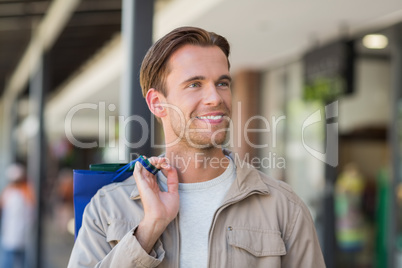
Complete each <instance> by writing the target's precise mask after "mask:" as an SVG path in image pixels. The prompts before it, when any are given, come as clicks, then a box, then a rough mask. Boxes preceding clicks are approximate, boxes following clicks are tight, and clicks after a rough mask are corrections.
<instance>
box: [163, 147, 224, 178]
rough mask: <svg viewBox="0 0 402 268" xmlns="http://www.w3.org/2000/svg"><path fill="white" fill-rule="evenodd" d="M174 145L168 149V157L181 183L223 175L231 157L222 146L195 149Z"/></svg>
mask: <svg viewBox="0 0 402 268" xmlns="http://www.w3.org/2000/svg"><path fill="white" fill-rule="evenodd" d="M180 147H181V146H174V147H172V148H167V149H166V158H167V159H168V161H169V163H170V164H171V165H172V166H174V167H175V168H176V169H177V174H178V176H179V182H180V183H195V182H203V181H208V180H212V179H214V178H216V177H218V176H219V175H221V174H222V173H223V172H224V171H225V170H226V168H227V167H228V165H229V161H230V160H229V159H228V158H227V157H226V156H225V155H224V154H223V151H222V149H221V148H215V147H213V148H208V149H202V150H200V149H193V148H188V147H186V148H180Z"/></svg>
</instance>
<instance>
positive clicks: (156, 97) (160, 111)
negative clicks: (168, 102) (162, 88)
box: [145, 88, 167, 117]
mask: <svg viewBox="0 0 402 268" xmlns="http://www.w3.org/2000/svg"><path fill="white" fill-rule="evenodd" d="M145 100H146V101H147V104H148V108H149V110H150V111H151V113H153V114H154V115H155V116H156V117H164V116H166V114H167V113H166V109H165V108H164V106H163V103H165V98H164V96H163V95H162V93H160V92H158V91H156V89H154V88H151V89H149V90H148V92H147V95H146V96H145Z"/></svg>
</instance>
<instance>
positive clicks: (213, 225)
mask: <svg viewBox="0 0 402 268" xmlns="http://www.w3.org/2000/svg"><path fill="white" fill-rule="evenodd" d="M254 194H261V195H262V194H265V192H263V191H261V190H252V191H250V192H247V193H246V194H245V195H244V196H241V195H238V196H236V197H234V198H232V200H229V201H227V202H226V203H224V204H222V205H221V206H220V207H219V208H218V209H217V210H216V212H215V214H214V216H213V218H212V224H211V227H210V229H209V236H208V260H207V263H208V266H207V267H212V266H211V264H210V261H211V238H212V234H213V232H214V227H215V222H216V219H217V218H218V216H219V214H220V213H221V212H222V211H223V210H224V209H225V208H227V207H229V206H231V205H233V204H235V203H238V202H240V201H242V200H244V199H246V198H247V197H249V196H251V195H254Z"/></svg>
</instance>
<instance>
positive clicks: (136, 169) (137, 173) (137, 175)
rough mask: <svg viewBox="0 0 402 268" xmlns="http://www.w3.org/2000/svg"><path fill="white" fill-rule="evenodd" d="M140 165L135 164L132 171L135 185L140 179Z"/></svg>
mask: <svg viewBox="0 0 402 268" xmlns="http://www.w3.org/2000/svg"><path fill="white" fill-rule="evenodd" d="M142 169H143V167H142V165H141V164H140V163H139V162H136V163H135V165H134V171H133V175H134V179H135V181H136V182H137V184H138V183H139V180H140V179H142V175H141V173H142Z"/></svg>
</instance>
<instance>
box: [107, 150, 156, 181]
mask: <svg viewBox="0 0 402 268" xmlns="http://www.w3.org/2000/svg"><path fill="white" fill-rule="evenodd" d="M137 161H138V162H140V163H141V164H142V165H143V167H144V168H145V169H146V170H148V171H149V172H150V173H152V174H153V175H156V173H158V171H159V169H158V168H156V167H155V166H154V165H152V164H151V163H150V162H149V161H148V159H146V158H144V157H143V156H142V155H140V157H138V158H137V159H134V160H133V161H131V162H130V163H128V164H127V165H125V166H123V167H121V168H119V169H118V170H117V171H116V173H117V175H116V176H114V177H113V179H112V182H118V181H119V178H120V176H121V175H122V174H123V173H124V172H126V171H127V170H129V169H130V168H131V167H132V166H134V165H135V163H136V162H137Z"/></svg>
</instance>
